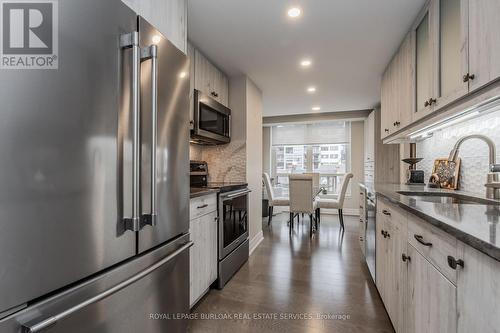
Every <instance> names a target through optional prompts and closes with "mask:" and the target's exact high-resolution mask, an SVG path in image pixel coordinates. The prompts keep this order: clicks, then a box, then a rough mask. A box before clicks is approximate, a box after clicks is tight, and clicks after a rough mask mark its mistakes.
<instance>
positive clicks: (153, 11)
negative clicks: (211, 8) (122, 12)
mask: <svg viewBox="0 0 500 333" xmlns="http://www.w3.org/2000/svg"><path fill="white" fill-rule="evenodd" d="M122 1H123V2H124V3H125V4H127V5H128V6H129V7H130V8H132V9H133V10H134V11H135V12H136V13H137V14H139V15H141V16H142V17H144V18H145V19H146V20H147V21H148V22H149V23H151V24H152V25H154V26H155V27H156V28H157V29H158V30H159V31H160V32H161V33H162V34H163V35H165V37H167V38H168V40H170V41H171V42H172V43H173V44H174V45H175V46H176V47H177V48H178V49H179V50H181V51H182V52H184V53H186V51H187V0H122Z"/></svg>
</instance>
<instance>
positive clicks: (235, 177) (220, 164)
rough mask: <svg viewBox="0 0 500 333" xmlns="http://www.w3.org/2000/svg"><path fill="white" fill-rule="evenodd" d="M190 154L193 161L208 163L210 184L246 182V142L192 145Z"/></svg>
mask: <svg viewBox="0 0 500 333" xmlns="http://www.w3.org/2000/svg"><path fill="white" fill-rule="evenodd" d="M189 154H190V156H189V157H190V159H191V160H202V161H206V162H207V163H208V173H209V177H208V181H210V182H223V181H228V182H229V181H232V182H244V181H246V143H245V142H244V141H235V140H233V141H231V143H229V144H227V145H221V146H200V145H195V144H191V145H190V149H189Z"/></svg>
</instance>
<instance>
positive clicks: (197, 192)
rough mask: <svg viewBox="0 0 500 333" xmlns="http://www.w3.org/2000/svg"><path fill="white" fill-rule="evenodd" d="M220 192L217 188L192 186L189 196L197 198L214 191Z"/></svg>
mask: <svg viewBox="0 0 500 333" xmlns="http://www.w3.org/2000/svg"><path fill="white" fill-rule="evenodd" d="M217 192H219V190H218V189H215V188H198V187H191V189H190V193H189V198H191V199H192V198H197V197H201V196H204V195H209V194H213V193H217Z"/></svg>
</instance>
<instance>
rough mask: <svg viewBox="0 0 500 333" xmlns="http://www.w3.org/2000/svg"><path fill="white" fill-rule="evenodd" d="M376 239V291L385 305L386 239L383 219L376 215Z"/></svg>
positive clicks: (381, 216) (380, 215) (382, 216)
mask: <svg viewBox="0 0 500 333" xmlns="http://www.w3.org/2000/svg"><path fill="white" fill-rule="evenodd" d="M376 221H377V223H376V237H375V263H376V265H375V282H376V284H377V289H378V292H379V294H380V297H381V298H382V301H384V303H385V300H386V298H385V281H386V263H387V239H386V238H384V236H383V233H384V232H385V217H384V215H382V214H380V213H377V219H376Z"/></svg>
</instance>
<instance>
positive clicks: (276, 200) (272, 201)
mask: <svg viewBox="0 0 500 333" xmlns="http://www.w3.org/2000/svg"><path fill="white" fill-rule="evenodd" d="M262 181H263V182H264V186H265V188H266V193H267V199H268V200H269V219H268V221H267V225H270V224H271V221H272V219H273V213H274V207H275V206H281V207H285V206H289V205H290V201H289V200H288V198H285V197H276V196H275V195H274V191H273V185H272V184H271V178H270V177H269V174H267V173H266V172H264V173H263V174H262Z"/></svg>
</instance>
